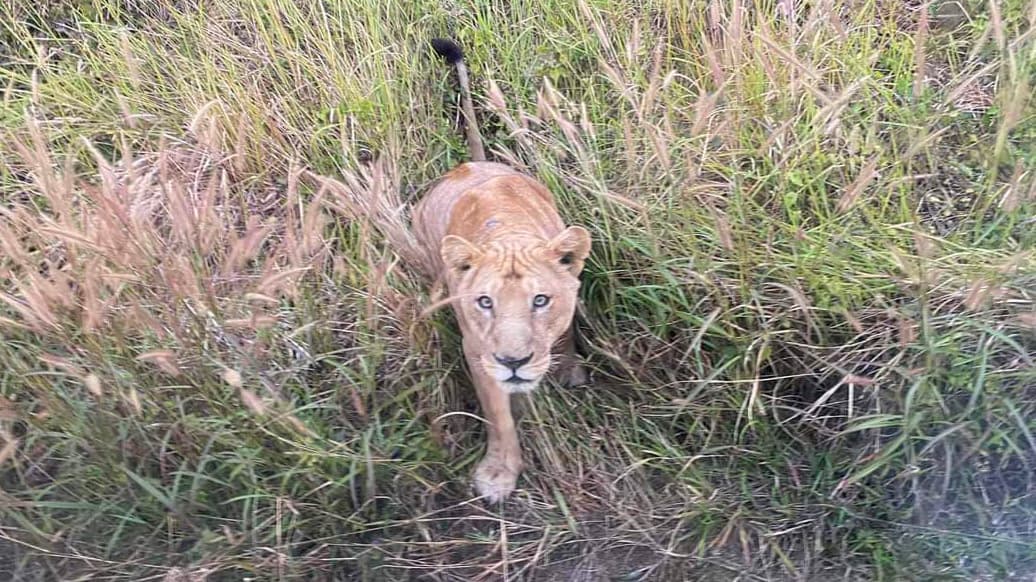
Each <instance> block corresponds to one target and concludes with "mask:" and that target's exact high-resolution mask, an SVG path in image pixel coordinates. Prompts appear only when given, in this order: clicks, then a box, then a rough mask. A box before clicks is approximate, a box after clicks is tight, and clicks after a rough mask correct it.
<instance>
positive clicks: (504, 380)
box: [442, 226, 590, 392]
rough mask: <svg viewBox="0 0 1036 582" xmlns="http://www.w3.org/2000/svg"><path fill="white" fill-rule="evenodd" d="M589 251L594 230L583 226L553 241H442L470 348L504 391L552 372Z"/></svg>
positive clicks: (524, 386)
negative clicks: (554, 349)
mask: <svg viewBox="0 0 1036 582" xmlns="http://www.w3.org/2000/svg"><path fill="white" fill-rule="evenodd" d="M589 252H590V235H589V233H587V231H586V230H585V229H583V228H582V227H578V226H575V227H569V228H567V229H566V230H565V231H564V232H562V233H561V234H559V235H558V236H557V237H555V238H554V239H553V240H550V241H546V242H544V241H542V240H534V239H527V240H523V241H520V242H510V243H490V244H489V245H487V246H485V247H482V248H480V247H476V246H475V245H473V244H471V243H469V242H468V241H466V240H464V239H463V238H460V237H457V236H448V237H446V238H445V239H444V240H443V243H442V257H443V261H444V263H445V264H446V267H447V284H448V285H449V288H450V294H451V295H452V296H453V297H454V309H455V310H456V312H457V316H458V319H459V320H460V324H461V331H462V333H463V334H464V344H465V350H466V351H469V352H471V351H473V352H474V353H475V354H476V355H477V361H478V362H479V363H480V364H481V365H482V366H483V368H484V370H485V372H486V374H488V375H489V376H490V377H491V378H493V379H494V380H496V381H497V382H498V383H499V384H500V386H501V387H503V388H504V389H505V390H507V391H509V392H527V391H529V390H532V389H533V388H535V387H536V385H537V384H538V383H539V381H540V380H541V379H542V377H543V375H544V374H546V373H547V370H548V369H549V368H550V364H551V355H550V354H551V348H552V347H553V345H554V344H555V343H556V342H557V341H558V340H559V339H560V338H561V336H562V335H563V334H564V333H565V331H566V330H567V329H568V327H569V326H570V325H571V323H572V316H573V314H574V313H575V308H576V302H577V301H578V293H579V273H580V272H581V271H582V268H583V263H584V261H585V259H586V257H587V255H588V254H589Z"/></svg>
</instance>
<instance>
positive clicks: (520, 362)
mask: <svg viewBox="0 0 1036 582" xmlns="http://www.w3.org/2000/svg"><path fill="white" fill-rule="evenodd" d="M493 357H494V358H496V361H497V362H500V365H501V366H507V367H508V368H510V369H511V371H513V372H517V371H518V368H521V367H522V366H524V365H525V364H528V363H529V360H531V359H532V354H529V355H528V356H525V357H524V358H511V357H508V356H502V357H501V356H498V355H496V354H493Z"/></svg>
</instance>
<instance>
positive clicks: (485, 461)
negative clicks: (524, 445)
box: [464, 348, 522, 503]
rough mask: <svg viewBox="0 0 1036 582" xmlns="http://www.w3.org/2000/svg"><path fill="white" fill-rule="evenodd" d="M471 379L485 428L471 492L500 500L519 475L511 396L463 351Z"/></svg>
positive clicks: (520, 464) (517, 447) (520, 452)
mask: <svg viewBox="0 0 1036 582" xmlns="http://www.w3.org/2000/svg"><path fill="white" fill-rule="evenodd" d="M464 356H465V358H467V360H468V368H470V370H471V378H472V381H473V382H474V384H475V391H476V392H477V393H478V401H479V404H480V405H481V406H482V414H483V416H485V418H486V420H487V421H488V424H487V425H486V454H485V456H484V457H483V458H482V460H481V461H480V462H479V464H478V466H477V467H476V468H475V474H474V482H475V489H476V490H477V491H478V493H479V495H482V496H483V497H485V498H486V500H487V501H489V502H491V503H495V502H498V501H502V500H503V499H505V498H506V497H507V496H508V495H510V494H511V492H512V491H514V488H515V485H516V484H517V483H518V475H519V474H520V473H521V472H522V449H521V445H519V444H518V431H517V430H516V428H515V424H514V417H513V416H512V415H511V395H510V394H509V393H507V392H506V391H505V390H504V389H503V388H502V387H500V386H499V385H498V384H497V382H495V381H494V380H493V379H492V378H490V377H489V375H488V374H486V372H485V371H484V370H483V368H482V364H481V363H480V362H479V361H478V357H477V356H474V355H472V354H470V353H469V351H468V349H467V348H465V350H464Z"/></svg>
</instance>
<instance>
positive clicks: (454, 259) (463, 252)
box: [439, 234, 482, 272]
mask: <svg viewBox="0 0 1036 582" xmlns="http://www.w3.org/2000/svg"><path fill="white" fill-rule="evenodd" d="M439 253H440V255H441V256H442V262H443V263H445V264H446V268H447V269H450V270H452V271H460V272H463V271H467V270H468V269H470V268H471V266H472V264H474V263H475V262H476V261H478V259H479V258H481V257H482V251H480V250H479V249H478V247H476V246H475V245H473V244H471V243H469V242H468V241H466V240H464V239H463V238H461V237H459V236H456V235H452V234H451V235H447V236H446V237H444V238H443V239H442V244H441V245H440V246H439Z"/></svg>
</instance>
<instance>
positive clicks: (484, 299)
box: [475, 295, 493, 309]
mask: <svg viewBox="0 0 1036 582" xmlns="http://www.w3.org/2000/svg"><path fill="white" fill-rule="evenodd" d="M475 303H477V304H478V306H479V307H481V308H482V309H492V308H493V300H492V299H490V298H489V295H483V296H481V297H479V298H478V299H477V300H475Z"/></svg>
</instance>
